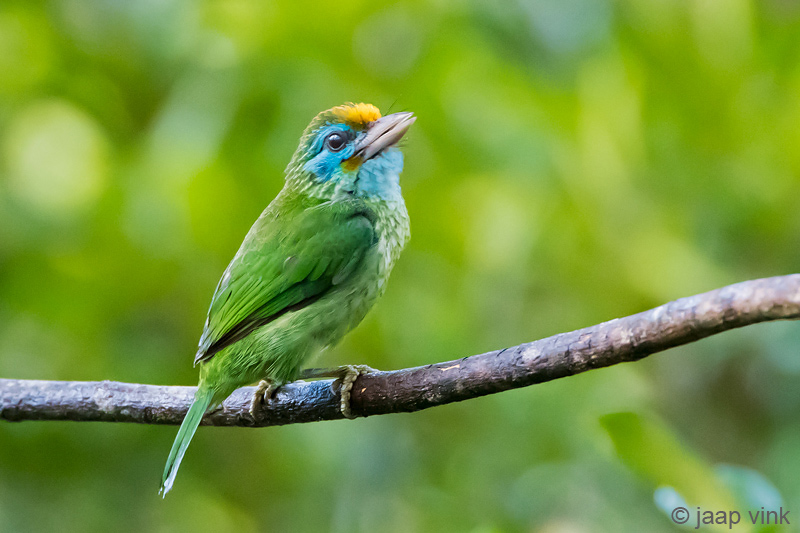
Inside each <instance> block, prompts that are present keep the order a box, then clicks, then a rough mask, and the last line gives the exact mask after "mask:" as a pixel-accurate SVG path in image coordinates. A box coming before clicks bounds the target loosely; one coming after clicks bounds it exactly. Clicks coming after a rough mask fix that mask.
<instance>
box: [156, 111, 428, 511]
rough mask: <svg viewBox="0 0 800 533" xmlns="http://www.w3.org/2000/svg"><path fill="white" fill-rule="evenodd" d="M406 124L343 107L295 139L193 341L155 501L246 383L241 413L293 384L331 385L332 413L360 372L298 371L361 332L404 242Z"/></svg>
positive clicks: (399, 117)
mask: <svg viewBox="0 0 800 533" xmlns="http://www.w3.org/2000/svg"><path fill="white" fill-rule="evenodd" d="M415 120H416V117H415V116H414V114H413V113H411V112H398V113H393V114H390V115H386V116H381V113H380V111H379V110H378V108H377V107H375V106H373V105H371V104H365V103H346V104H343V105H339V106H336V107H333V108H331V109H328V110H327V111H323V112H321V113H319V114H318V115H317V116H316V117H314V119H313V120H312V121H311V123H310V124H309V125H308V127H306V129H305V130H304V132H303V134H302V135H301V137H300V142H299V145H298V147H297V150H296V151H295V152H294V155H293V156H292V158H291V160H290V162H289V165H288V166H287V167H286V170H285V180H284V186H283V188H282V189H281V191H280V192H279V193H278V195H277V196H276V197H275V199H273V200H272V202H270V204H269V205H268V206H267V208H266V209H265V210H264V211H263V212H262V213H261V215H260V216H259V217H258V219H257V220H256V221H255V223H254V224H253V226H252V227H251V228H250V231H249V232H248V233H247V235H246V236H245V238H244V241H243V242H242V244H241V246H240V247H239V250H238V251H237V252H236V254H235V256H234V257H233V259H232V260H231V262H230V264H229V265H228V267H227V268H226V269H225V271H224V273H223V274H222V278H221V279H220V280H219V283H218V284H217V288H216V290H215V291H214V295H213V297H212V299H211V305H210V306H209V310H208V316H207V318H206V321H205V325H204V327H203V333H202V335H201V337H200V342H199V346H198V350H197V353H196V355H195V358H194V363H195V365H200V372H199V373H200V378H199V384H198V388H197V392H196V394H195V396H194V401H193V403H192V405H191V407H190V408H189V411H188V412H187V414H186V416H185V418H184V419H183V422H182V424H181V426H180V429H179V430H178V435H177V436H176V438H175V442H174V443H173V445H172V449H171V450H170V453H169V458H168V459H167V463H166V466H165V468H164V474H163V476H162V480H161V488H160V490H159V493H160V494H161V495H162V497H165V496H166V494H167V493H168V492H169V491H170V490H171V489H172V486H173V483H174V481H175V476H176V475H177V472H178V467H179V466H180V463H181V460H182V459H183V456H184V454H185V453H186V449H187V448H188V446H189V443H190V442H191V440H192V437H193V436H194V434H195V432H196V431H197V427H198V426H199V425H200V421H201V420H202V418H203V415H204V414H205V413H206V412H207V411H209V410H210V409H213V408H215V407H217V406H219V405H220V404H221V403H222V402H223V401H224V400H225V398H227V397H228V396H229V395H230V394H231V393H232V392H233V391H234V390H235V389H237V388H239V387H242V386H245V385H250V384H253V383H256V382H258V383H259V387H258V390H257V391H256V393H255V395H254V397H253V400H252V406H251V413H253V414H254V415H256V414H257V411H258V408H259V406H263V402H265V401H268V400H269V399H271V397H272V395H273V394H274V392H275V390H276V389H277V388H278V387H280V386H281V385H284V384H286V383H289V382H291V381H294V380H295V379H297V378H298V377H323V376H330V377H339V378H340V380H341V388H340V391H341V392H340V395H341V406H340V407H341V410H342V413H343V414H344V415H345V416H346V417H348V418H352V417H353V415H352V412H351V411H350V406H349V393H350V390H351V388H352V384H353V381H354V380H355V379H356V378H357V377H358V375H359V374H360V373H363V372H365V371H369V370H371V369H369V368H368V367H360V366H353V365H348V366H344V367H340V368H335V369H310V370H306V371H305V372H301V371H302V369H303V367H304V365H305V363H306V362H307V361H308V360H309V359H310V358H311V357H312V356H313V355H316V354H317V353H318V352H320V351H322V350H323V349H325V348H327V347H331V346H333V345H335V344H336V343H337V342H338V341H339V340H340V339H341V338H342V337H343V336H344V335H345V334H346V333H347V332H349V331H350V330H351V329H353V328H354V327H355V326H357V325H358V324H359V322H361V320H362V319H363V318H364V316H365V315H366V314H367V312H368V311H369V309H370V308H371V307H372V306H373V304H374V303H375V301H376V300H377V299H378V298H379V297H380V296H381V295H382V294H383V292H384V290H385V289H386V283H387V280H388V278H389V274H390V273H391V271H392V267H393V266H394V264H395V262H396V261H397V259H398V257H399V255H400V252H401V250H402V249H403V247H404V245H405V244H406V242H407V241H408V239H409V237H410V229H409V217H408V211H407V209H406V205H405V202H404V200H403V195H402V191H401V189H400V180H399V176H400V173H401V171H402V169H403V153H402V151H401V150H400V149H399V148H398V146H397V143H398V141H400V139H401V138H402V137H403V136H404V135H405V133H406V132H407V131H408V129H409V128H410V127H411V125H412V124H413V123H414V122H415Z"/></svg>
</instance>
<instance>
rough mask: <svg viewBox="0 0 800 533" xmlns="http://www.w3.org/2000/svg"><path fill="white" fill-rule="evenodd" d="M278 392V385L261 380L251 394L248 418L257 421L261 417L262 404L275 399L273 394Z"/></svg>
mask: <svg viewBox="0 0 800 533" xmlns="http://www.w3.org/2000/svg"><path fill="white" fill-rule="evenodd" d="M277 390H278V385H276V384H275V382H274V381H269V380H266V379H262V380H261V381H260V382H259V383H258V388H257V389H256V392H255V393H254V394H253V401H252V402H251V403H250V416H252V417H253V419H255V420H259V419H261V418H262V416H263V412H264V402H267V401H269V400H272V399H273V398H275V392H276V391H277Z"/></svg>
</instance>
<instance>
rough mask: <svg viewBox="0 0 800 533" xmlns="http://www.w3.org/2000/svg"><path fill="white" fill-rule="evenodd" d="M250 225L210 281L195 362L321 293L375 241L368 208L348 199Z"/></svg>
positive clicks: (349, 269) (346, 274)
mask: <svg viewBox="0 0 800 533" xmlns="http://www.w3.org/2000/svg"><path fill="white" fill-rule="evenodd" d="M256 224H257V227H254V228H253V230H251V232H250V233H249V234H248V236H247V238H246V239H245V241H244V243H242V247H241V248H240V249H239V252H237V254H236V256H235V257H234V258H233V260H232V261H231V264H230V265H228V268H227V269H226V270H225V273H224V274H223V276H222V279H221V280H220V282H219V285H217V290H216V291H215V292H214V297H213V298H212V300H211V307H210V308H209V311H208V320H207V321H206V326H205V328H204V330H203V335H202V337H201V338H200V346H199V348H198V350H197V355H196V356H195V363H197V362H199V361H208V360H209V359H211V357H213V356H214V354H216V353H217V352H219V351H220V350H222V349H223V348H225V347H226V346H230V345H231V344H233V343H234V342H236V341H238V340H240V339H242V338H244V337H246V336H247V335H249V334H250V333H252V332H253V331H254V330H255V329H257V328H259V327H261V326H263V325H265V324H267V323H269V322H271V321H272V320H275V319H276V318H278V317H280V316H281V315H283V314H284V313H286V312H289V311H295V310H298V309H301V308H303V307H305V306H306V305H309V304H310V303H313V302H314V301H316V300H317V299H319V298H320V297H322V296H324V295H325V293H326V292H328V291H329V290H330V289H331V288H333V287H335V286H336V285H339V284H340V283H342V282H343V281H345V280H346V279H348V277H350V275H351V274H352V273H353V272H354V271H355V270H356V268H357V266H358V265H359V264H360V263H361V261H362V260H363V259H364V255H365V253H366V251H367V250H368V249H369V248H370V247H371V246H373V245H375V244H376V243H377V234H376V232H375V228H374V215H373V214H372V212H371V211H370V210H368V209H366V208H365V207H363V204H360V205H359V204H358V203H355V202H352V203H343V202H337V203H335V204H334V203H323V204H320V205H318V206H315V207H313V208H310V209H305V210H303V211H302V212H301V213H300V214H299V215H297V216H296V217H293V218H292V220H291V221H287V220H285V219H273V220H271V221H269V220H267V221H265V220H264V219H263V217H262V219H259V221H258V222H257V223H256Z"/></svg>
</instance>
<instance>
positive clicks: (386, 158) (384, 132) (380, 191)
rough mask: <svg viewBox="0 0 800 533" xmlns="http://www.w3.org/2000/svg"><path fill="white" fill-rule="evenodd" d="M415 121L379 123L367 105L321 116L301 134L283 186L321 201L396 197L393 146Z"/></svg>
mask: <svg viewBox="0 0 800 533" xmlns="http://www.w3.org/2000/svg"><path fill="white" fill-rule="evenodd" d="M415 120H416V117H414V115H413V114H412V113H394V114H391V115H387V116H385V117H381V113H380V111H378V108H376V107H375V106H373V105H370V104H345V105H341V106H337V107H334V108H331V109H329V110H327V111H323V112H322V113H320V114H319V115H317V116H316V117H314V120H312V121H311V124H309V125H308V127H307V128H306V130H305V131H304V132H303V136H302V137H301V138H300V146H298V148H297V151H296V152H295V154H294V156H293V157H292V161H291V163H289V167H288V168H287V169H286V175H287V182H288V183H290V184H291V185H293V186H296V187H298V188H301V189H303V190H304V191H306V192H307V193H308V194H311V195H313V196H317V197H322V198H334V197H341V196H357V197H363V198H369V197H372V198H378V199H389V198H391V197H393V196H395V195H399V194H400V185H399V174H400V171H401V170H402V169H403V154H402V153H401V152H400V150H399V149H397V147H396V146H395V145H396V144H397V142H398V141H399V140H400V139H401V138H402V137H403V135H404V134H405V133H406V131H408V128H409V127H410V126H411V124H413V123H414V121H415Z"/></svg>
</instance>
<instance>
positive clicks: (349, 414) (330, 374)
mask: <svg viewBox="0 0 800 533" xmlns="http://www.w3.org/2000/svg"><path fill="white" fill-rule="evenodd" d="M371 372H378V370H375V369H374V368H372V367H370V366H367V365H344V366H340V367H338V368H307V369H306V370H303V371H302V372H301V373H300V377H304V378H314V379H316V378H338V380H339V381H340V388H339V398H340V400H339V410H340V411H341V412H342V414H343V415H344V416H345V418H349V419H353V418H356V416H355V415H354V414H353V411H352V410H351V409H350V392H351V391H352V390H353V383H355V381H356V379H357V378H358V376H360V375H361V374H369V373H371ZM334 383H336V382H334ZM335 392H336V390H335V389H334V393H335Z"/></svg>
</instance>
